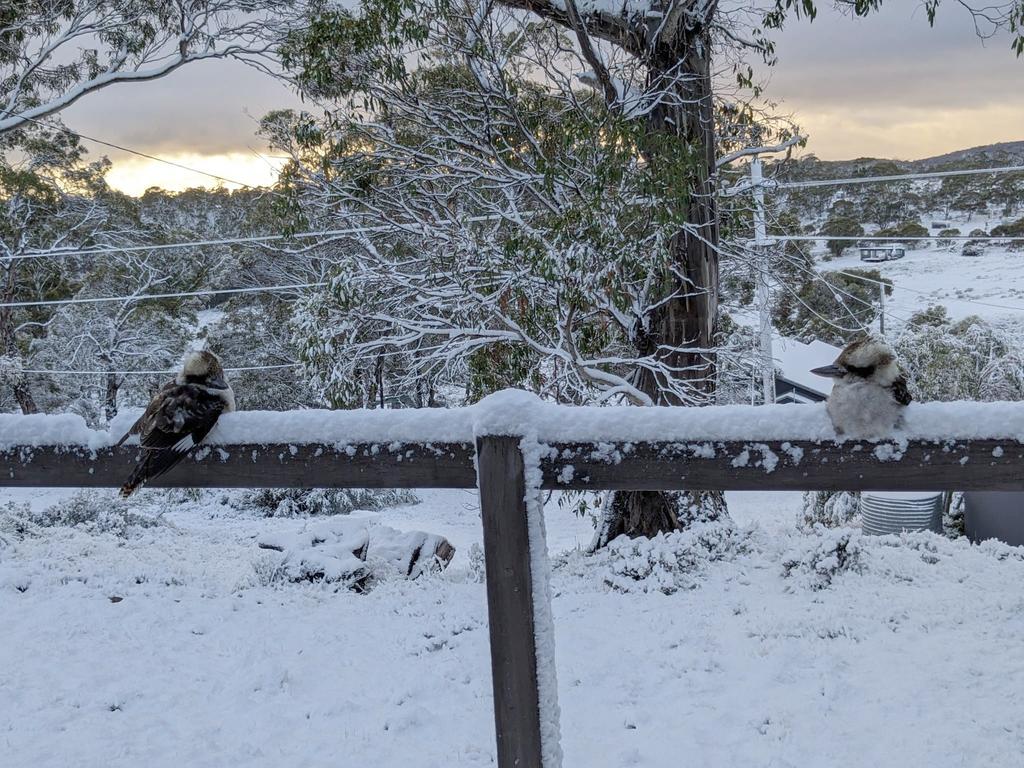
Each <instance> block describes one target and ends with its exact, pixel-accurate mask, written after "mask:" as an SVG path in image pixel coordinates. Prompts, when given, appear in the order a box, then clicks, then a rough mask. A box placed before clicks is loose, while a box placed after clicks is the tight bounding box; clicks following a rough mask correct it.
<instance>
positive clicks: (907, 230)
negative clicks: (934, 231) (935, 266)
mask: <svg viewBox="0 0 1024 768" xmlns="http://www.w3.org/2000/svg"><path fill="white" fill-rule="evenodd" d="M875 234H876V235H877V236H878V237H889V238H892V239H893V240H900V239H902V238H914V237H928V235H929V232H928V228H927V227H926V226H924V225H923V224H921V223H920V222H918V221H905V222H903V223H902V224H897V225H896V226H894V227H886V228H885V229H880V230H878V232H876V233H875ZM927 244H928V241H927V240H908V242H907V247H908V248H923V247H924V246H926V245H927Z"/></svg>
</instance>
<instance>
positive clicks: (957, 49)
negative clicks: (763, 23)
mask: <svg viewBox="0 0 1024 768" xmlns="http://www.w3.org/2000/svg"><path fill="white" fill-rule="evenodd" d="M777 48H778V53H779V64H778V66H777V67H776V68H775V71H774V72H772V74H771V76H770V80H769V85H768V94H769V95H770V96H771V97H772V98H774V99H778V100H780V101H781V105H782V109H783V111H787V112H790V111H791V112H793V113H794V117H795V119H796V120H797V122H798V123H799V124H801V125H802V126H803V127H804V128H805V129H807V130H808V131H809V133H810V142H809V146H808V149H809V150H810V151H813V152H815V153H817V154H818V155H819V156H821V157H825V158H850V157H857V156H864V155H870V156H875V157H899V158H903V159H915V158H920V157H927V156H930V155H935V154H940V153H942V152H947V151H951V150H955V149H962V148H965V147H970V146H976V145H979V144H990V143H994V142H997V141H1013V140H1019V139H1024V87H1022V85H1024V60H1020V59H1017V58H1015V56H1014V54H1013V52H1012V51H1010V50H1009V37H1008V36H1007V35H1002V36H999V37H997V38H993V39H991V40H988V41H982V40H980V39H979V38H978V36H977V35H976V34H975V30H974V26H973V22H972V19H971V17H970V16H969V15H968V14H967V13H966V12H965V11H964V10H963V9H962V8H961V7H960V6H958V5H956V4H945V5H942V6H940V14H939V17H938V20H937V24H936V27H935V28H931V27H929V26H928V22H927V19H926V17H925V15H924V12H923V9H922V8H921V7H920V6H919V5H910V4H906V3H892V4H886V5H884V6H883V8H882V10H881V11H879V12H878V13H876V14H873V15H871V16H869V17H868V18H866V19H855V18H850V17H847V16H844V15H842V14H839V13H837V12H835V11H827V10H826V9H823V10H822V12H821V14H820V15H819V17H818V19H817V20H816V21H814V22H813V23H807V22H806V21H801V22H792V23H790V25H789V26H788V28H787V29H785V30H784V31H783V32H781V33H780V34H779V35H778V38H777Z"/></svg>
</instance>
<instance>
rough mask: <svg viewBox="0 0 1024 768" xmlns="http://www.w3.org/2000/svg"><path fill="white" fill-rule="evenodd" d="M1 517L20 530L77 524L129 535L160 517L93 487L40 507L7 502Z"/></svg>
mask: <svg viewBox="0 0 1024 768" xmlns="http://www.w3.org/2000/svg"><path fill="white" fill-rule="evenodd" d="M0 517H3V518H6V519H7V522H6V523H4V524H3V527H4V528H6V529H8V530H11V529H12V527H13V528H14V529H15V530H18V528H19V526H20V530H19V531H18V532H19V533H21V534H26V533H32V532H34V531H35V530H37V529H39V528H58V527H77V528H81V529H83V530H85V531H87V532H89V533H94V534H103V533H109V534H112V535H114V536H117V537H119V538H126V537H128V536H129V535H131V534H132V533H133V532H137V531H138V530H139V529H142V528H153V527H154V526H157V525H160V521H159V520H158V519H156V518H152V517H147V516H146V515H140V514H139V513H137V512H134V511H133V510H132V509H131V506H130V505H129V503H128V502H126V501H125V500H124V499H121V498H120V497H118V496H114V495H113V494H111V493H109V492H106V493H105V492H101V491H94V490H83V491H79V492H78V493H76V494H75V495H73V496H71V497H69V498H67V499H64V500H63V501H60V502H58V503H57V504H54V505H53V506H52V507H47V508H46V509H44V510H41V511H34V510H32V509H31V508H30V507H29V505H27V504H25V505H20V506H17V507H12V505H8V508H7V510H6V511H4V512H3V513H0Z"/></svg>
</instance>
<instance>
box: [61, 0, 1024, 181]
mask: <svg viewBox="0 0 1024 768" xmlns="http://www.w3.org/2000/svg"><path fill="white" fill-rule="evenodd" d="M819 5H821V6H823V7H822V9H821V11H820V13H819V16H818V18H817V19H816V20H815V21H814V22H813V23H809V22H807V21H806V20H800V21H790V22H789V24H788V26H787V28H786V29H785V30H783V31H782V32H781V33H779V34H778V35H777V49H778V54H779V63H778V65H777V66H776V67H775V68H774V70H773V71H772V72H771V73H770V75H769V76H768V81H767V85H768V88H767V93H768V96H769V97H770V98H771V99H773V100H774V101H777V102H778V103H779V110H780V111H781V112H783V113H786V114H791V115H792V117H793V118H794V119H795V120H796V122H797V123H798V124H799V125H800V126H801V128H802V129H803V131H804V133H805V134H807V135H808V137H809V142H808V146H807V149H806V151H807V152H813V153H814V154H816V155H817V156H818V157H821V158H823V159H830V160H831V159H836V160H841V159H849V158H854V157H863V156H873V157H890V158H897V159H903V160H912V159H917V158H921V157H930V156H933V155H937V154H942V153H944V152H949V151H953V150H957V149H964V148H967V147H973V146H978V145H982V144H992V143H995V142H1000V141H1017V140H1024V59H1017V58H1016V57H1015V56H1014V54H1013V52H1012V51H1011V50H1010V48H1009V38H1008V37H1006V36H1003V37H1000V38H997V39H993V40H989V41H987V42H983V41H981V40H979V39H978V37H977V36H976V35H975V33H974V26H973V23H972V21H971V19H970V17H969V16H968V15H967V13H966V11H964V10H963V9H962V8H961V7H960V6H959V5H958V4H957V3H952V2H946V3H943V5H942V6H941V7H940V14H939V18H938V22H937V24H936V26H935V28H931V27H929V25H928V22H927V19H926V18H925V14H924V10H923V8H922V7H921V4H920V3H919V2H917V0H889V1H888V2H886V3H885V4H884V7H883V9H882V10H881V11H880V12H878V13H876V14H873V15H872V16H870V17H869V18H867V19H856V18H850V17H847V16H844V15H842V14H839V13H837V12H836V11H834V10H831V9H830V8H828V7H827V3H824V2H823V3H819ZM280 107H300V108H301V102H300V101H299V99H298V97H297V96H296V95H295V94H294V93H292V92H290V91H289V90H288V89H287V88H286V87H285V86H283V85H282V84H281V83H279V82H277V81H275V80H273V79H272V78H270V77H268V76H267V75H265V74H263V73H261V72H258V71H255V70H253V69H250V68H248V67H246V66H245V65H243V64H240V63H237V62H231V61H213V62H203V63H198V64H194V65H191V66H188V67H185V68H182V69H181V70H178V71H177V72H175V73H173V74H172V75H170V76H168V77H166V78H163V79H161V80H157V81H154V82H150V83H143V84H133V85H120V86H113V87H110V88H108V89H106V90H104V91H102V92H100V93H98V94H95V95H91V96H88V97H86V98H84V99H82V100H81V101H80V102H78V103H77V104H76V105H74V106H73V107H71V108H70V109H68V110H66V111H65V112H64V114H63V117H64V120H65V124H66V125H68V126H69V127H70V128H72V129H74V130H76V131H79V132H81V133H83V134H86V135H88V136H93V137H95V138H100V139H104V140H106V141H109V142H113V143H117V144H121V145H123V146H127V147H131V148H134V149H137V150H140V151H143V152H146V153H148V154H152V155H156V156H159V157H162V158H166V159H168V160H172V161H174V162H178V163H181V164H183V165H187V166H190V167H193V168H199V169H201V170H205V171H207V172H209V173H214V174H216V175H220V176H223V177H226V178H230V179H233V180H236V181H240V182H244V183H247V184H254V185H255V184H267V183H270V182H272V181H273V179H274V177H275V162H276V161H275V160H274V159H273V158H272V157H268V151H267V148H266V146H265V145H264V143H263V142H262V141H261V140H260V139H259V138H258V137H257V136H256V135H255V131H256V124H257V121H258V119H259V117H260V116H261V115H263V114H265V113H266V112H268V111H269V110H271V109H276V108H280ZM95 149H96V151H97V153H100V152H102V153H106V154H107V155H108V156H109V157H110V158H111V160H112V161H113V162H114V168H113V170H112V171H111V173H110V176H109V177H108V178H109V181H110V183H111V184H112V185H113V186H115V187H117V188H119V189H122V190H124V191H125V192H128V193H130V194H141V193H142V192H143V191H144V190H145V189H146V188H147V187H150V186H161V187H164V188H165V189H175V190H177V189H184V188H187V187H190V186H199V185H204V186H209V185H215V184H217V182H216V181H214V180H212V179H209V178H207V177H203V176H200V175H197V174H194V173H190V172H188V171H184V170H181V169H178V168H173V167H170V166H167V165H165V164H162V163H159V162H154V161H151V160H145V159H143V158H138V157H133V156H131V155H127V154H125V153H123V152H118V151H116V150H112V149H109V148H104V147H98V146H97V147H96V148H95Z"/></svg>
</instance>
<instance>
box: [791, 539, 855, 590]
mask: <svg viewBox="0 0 1024 768" xmlns="http://www.w3.org/2000/svg"><path fill="white" fill-rule="evenodd" d="M861 541H862V540H861V533H860V531H856V530H854V529H852V528H838V529H830V528H826V527H825V526H822V525H818V526H815V528H814V529H813V532H812V533H811V535H809V536H807V537H806V538H805V539H804V540H803V541H802V542H801V546H799V547H796V548H794V549H791V550H790V551H789V552H787V553H786V554H785V555H784V556H783V558H782V575H783V577H784V578H787V579H793V580H794V582H795V583H796V584H797V585H798V586H801V587H804V588H806V589H812V590H819V589H825V588H826V587H829V586H831V585H832V582H833V581H834V580H835V579H836V577H837V576H839V575H840V574H842V573H847V572H853V573H860V572H861V571H862V569H863V563H862V554H863V549H862V543H861Z"/></svg>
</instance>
